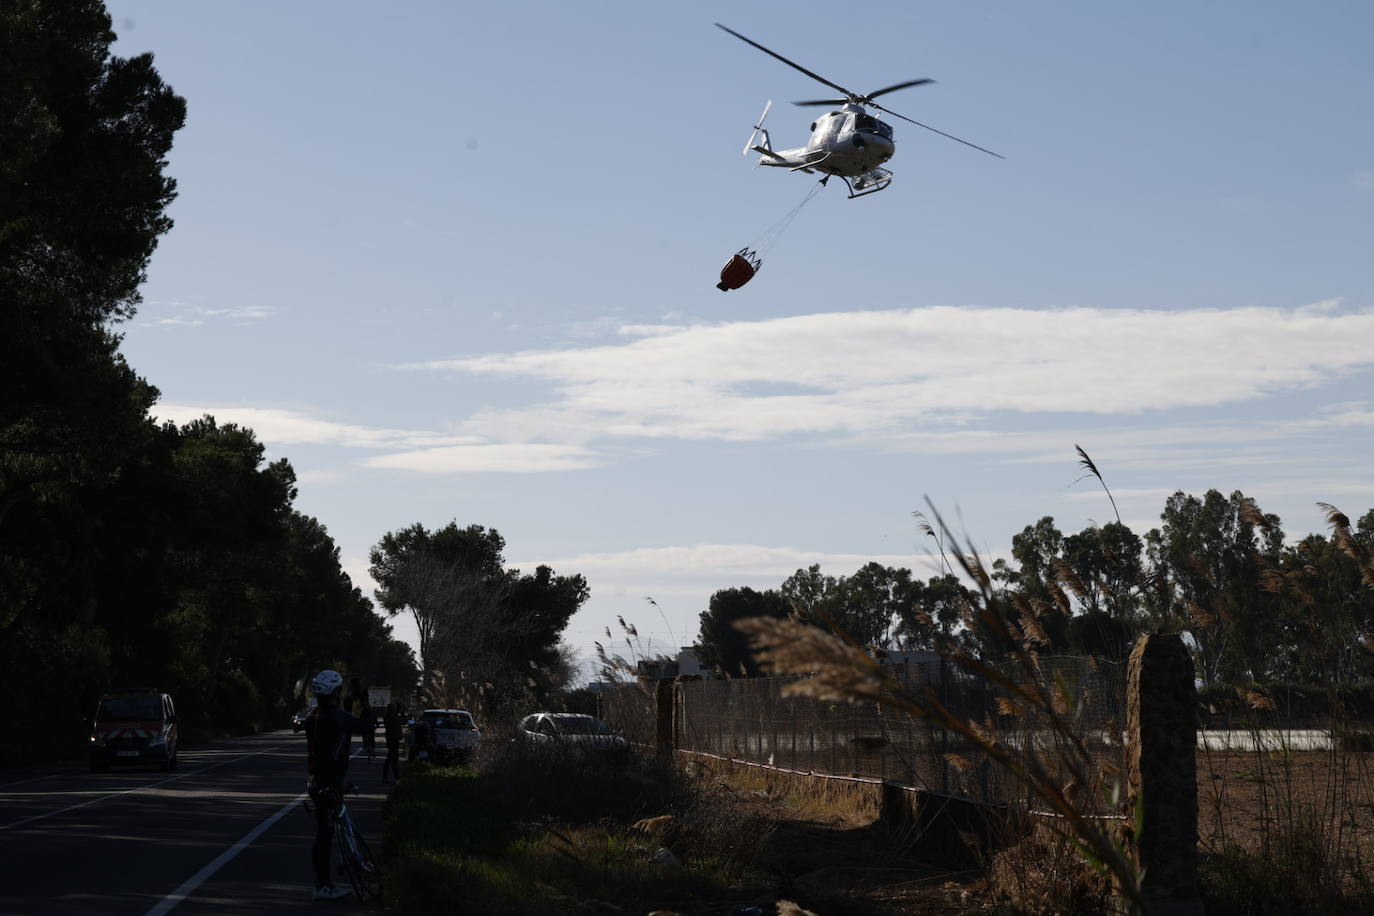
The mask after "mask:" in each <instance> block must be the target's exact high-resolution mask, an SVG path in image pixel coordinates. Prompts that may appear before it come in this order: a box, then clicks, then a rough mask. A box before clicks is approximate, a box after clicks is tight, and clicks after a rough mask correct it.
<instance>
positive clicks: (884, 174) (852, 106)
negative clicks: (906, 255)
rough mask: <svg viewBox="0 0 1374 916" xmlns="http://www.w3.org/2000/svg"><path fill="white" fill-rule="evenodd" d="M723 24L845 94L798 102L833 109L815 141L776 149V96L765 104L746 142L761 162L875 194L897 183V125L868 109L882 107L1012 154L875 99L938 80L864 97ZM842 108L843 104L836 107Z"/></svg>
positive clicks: (858, 193) (814, 132)
mask: <svg viewBox="0 0 1374 916" xmlns="http://www.w3.org/2000/svg"><path fill="white" fill-rule="evenodd" d="M716 26H717V28H720V29H723V30H724V31H726V32H729V33H730V34H731V35H733V36H735V37H736V38H738V39H739V40H740V41H742V42H744V43H745V44H749V45H753V46H754V47H756V48H758V49H759V50H760V51H762V52H763V53H765V54H767V55H769V56H771V57H776V58H777V59H778V60H780V61H782V62H783V63H784V64H787V66H789V67H791V68H793V69H794V70H800V71H801V72H802V73H805V74H806V75H807V76H809V77H811V78H812V79H813V80H816V81H817V82H820V83H823V84H825V85H826V86H829V87H830V88H831V89H834V90H836V91H838V92H840V93H842V94H843V96H844V97H843V98H839V99H816V100H813V101H809V102H793V103H792V104H794V105H823V106H827V107H831V108H832V109H833V110H832V111H829V112H826V113H825V114H823V115H821V116H820V117H818V118H817V119H816V120H815V121H813V122H812V124H811V139H809V140H808V141H807V142H806V145H805V146H799V147H796V148H795V149H785V150H775V149H773V144H772V141H771V139H770V138H769V136H768V130H767V129H766V128H765V127H764V126H763V123H764V121H766V120H767V119H768V112H769V111H770V110H771V109H772V107H773V102H772V100H771V99H770V100H769V102H768V104H767V105H764V106H763V114H762V115H760V116H759V121H758V123H757V124H755V125H754V132H753V133H751V134H750V135H749V141H748V142H747V143H745V145H744V149H743V150H742V153H743V154H744V155H746V156H747V155H748V154H749V152H750V151H751V150H752V151H753V152H756V153H758V154H759V161H758V164H759V165H769V166H774V167H776V168H783V169H788V170H790V171H793V172H805V173H807V174H815V173H816V172H820V173H821V174H823V175H824V176H825V177H824V178H822V179H821V184H825V183H826V182H827V181H829V180H830V177H831V176H832V175H838V176H839V177H840V178H841V179H842V180H843V181H844V183H845V185H846V186H847V187H848V188H849V196H850V198H855V197H863V196H864V195H865V194H875V193H877V192H878V191H881V190H883V189H884V188H886V187H887V186H888V185H890V184H892V172H890V171H889V170H888V169H886V168H883V165H884V164H885V163H886V162H887V161H888V160H889V159H891V158H892V154H893V152H895V151H896V146H895V145H894V143H893V141H892V127H891V126H890V125H888V124H887V123H885V122H883V121H880V120H878V118H876V117H874V116H873V115H871V114H869V113H868V111H867V110H866V107H865V106H867V107H871V108H876V109H877V110H878V111H882V112H886V113H887V114H890V115H892V116H893V117H894V118H901V119H902V120H903V121H910V122H911V123H912V124H915V125H916V126H917V127H924V128H925V129H926V130H930V131H934V132H935V133H937V134H939V135H940V136H942V137H948V138H949V139H951V140H955V141H957V142H959V143H962V144H964V145H965V146H971V147H973V148H974V149H976V150H978V151H980V152H984V153H987V154H988V155H989V156H996V157H997V158H998V159H1005V158H1006V157H1005V156H1003V155H1001V154H1000V153H994V152H993V151H992V150H990V149H984V148H983V147H981V146H979V145H978V144H976V143H970V142H969V141H967V140H961V139H960V138H958V137H956V136H954V135H953V134H947V133H945V132H944V131H942V130H937V129H936V128H934V127H931V126H930V125H929V124H922V123H921V122H920V121H915V120H912V119H911V118H908V117H907V116H906V115H900V114H897V112H895V111H893V110H892V109H890V108H884V107H883V106H882V105H879V104H878V103H877V102H875V101H873V100H874V99H876V98H878V97H879V96H881V95H886V94H887V93H889V92H896V91H897V90H898V89H910V88H911V87H913V86H924V85H926V84H927V83H933V82H935V81H934V80H932V79H916V80H907V81H906V82H904V83H897V84H896V85H893V86H888V87H886V88H884V89H879V90H877V91H875V92H870V93H867V94H866V95H860V94H859V93H856V92H851V91H849V90H848V89H846V88H844V87H843V86H840V85H838V84H836V83H832V82H830V80H828V79H826V78H825V77H823V76H819V75H817V74H815V73H812V72H811V71H810V70H808V69H806V68H805V67H803V66H801V65H800V64H798V63H796V62H794V61H790V60H788V59H787V58H785V57H783V56H782V55H781V54H779V53H777V52H776V51H771V50H769V49H768V48H765V47H764V46H763V45H761V44H759V43H758V42H757V41H754V40H752V39H749V38H746V37H744V36H743V35H741V34H740V33H739V32H736V31H735V30H734V29H730V28H726V27H725V26H723V25H721V24H720V23H719V22H717V23H716ZM835 106H838V107H835ZM760 136H762V139H763V142H762V144H757V145H756V144H755V143H754V141H755V140H756V139H758V138H759V137H760Z"/></svg>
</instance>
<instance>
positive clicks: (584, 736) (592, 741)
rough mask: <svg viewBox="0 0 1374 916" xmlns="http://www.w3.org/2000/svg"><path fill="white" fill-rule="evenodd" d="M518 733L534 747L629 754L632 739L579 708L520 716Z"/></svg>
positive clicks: (612, 754) (518, 736)
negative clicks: (628, 739)
mask: <svg viewBox="0 0 1374 916" xmlns="http://www.w3.org/2000/svg"><path fill="white" fill-rule="evenodd" d="M516 737H517V739H519V740H523V741H525V742H527V743H528V744H530V745H531V746H533V747H543V748H555V747H561V748H567V749H570V750H578V751H587V752H592V753H599V754H607V755H610V756H625V755H627V754H629V751H630V743H629V742H628V741H626V740H625V739H624V738H623V737H621V736H620V735H617V734H616V733H615V732H614V731H612V730H611V727H610V726H609V725H607V724H606V723H605V722H602V721H601V720H600V719H598V718H597V717H596V716H589V715H585V714H583V713H577V712H536V713H532V714H530V715H528V716H525V718H523V719H521V720H520V727H519V728H518V729H517V731H516Z"/></svg>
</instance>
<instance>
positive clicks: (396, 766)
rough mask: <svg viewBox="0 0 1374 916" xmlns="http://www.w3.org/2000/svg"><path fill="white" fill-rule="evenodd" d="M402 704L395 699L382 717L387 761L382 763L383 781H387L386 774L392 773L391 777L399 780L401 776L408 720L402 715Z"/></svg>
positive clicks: (388, 705)
mask: <svg viewBox="0 0 1374 916" xmlns="http://www.w3.org/2000/svg"><path fill="white" fill-rule="evenodd" d="M400 706H401V704H400V703H397V702H395V701H393V702H391V703H388V704H387V706H386V715H385V716H383V717H382V726H383V728H385V729H386V762H385V763H383V764H382V782H386V774H387V773H388V772H390V773H391V778H392V779H395V780H399V779H400V778H401V738H402V737H403V733H404V731H405V725H406V720H405V717H404V716H402V715H401V709H400Z"/></svg>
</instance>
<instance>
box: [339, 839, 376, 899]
mask: <svg viewBox="0 0 1374 916" xmlns="http://www.w3.org/2000/svg"><path fill="white" fill-rule="evenodd" d="M338 842H339V856H340V858H341V859H342V861H343V866H344V872H345V873H346V874H347V875H348V880H349V883H351V884H352V885H353V893H355V894H357V895H358V899H359V900H361V901H363V902H365V903H370V902H372V901H374V900H377V899H379V898H380V897H381V878H382V876H381V872H380V870H379V869H378V868H377V861H376V859H374V858H373V857H372V850H371V849H369V848H368V846H367V841H366V840H364V839H363V838H362V836H361V835H360V834H359V833H358V832H357V830H356V829H355V828H354V826H353V823H352V821H349V820H343V821H340V822H339V832H338Z"/></svg>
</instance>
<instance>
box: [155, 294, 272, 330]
mask: <svg viewBox="0 0 1374 916" xmlns="http://www.w3.org/2000/svg"><path fill="white" fill-rule="evenodd" d="M150 304H153V305H160V306H168V307H170V308H172V309H173V310H174V312H175V313H174V314H172V315H167V316H165V317H162V318H154V319H152V320H149V321H144V322H142V324H145V325H152V326H154V327H184V328H196V327H201V326H202V325H204V324H206V323H207V321H206V319H210V320H229V321H238V322H240V323H243V322H249V321H262V320H263V319H266V318H271V317H272V316H273V315H275V314H276V310H275V309H272V308H270V307H268V306H265V305H242V306H235V307H231V308H222V309H207V308H203V307H201V306H187V305H185V304H183V303H181V302H179V301H176V300H170V301H167V302H157V303H150Z"/></svg>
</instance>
